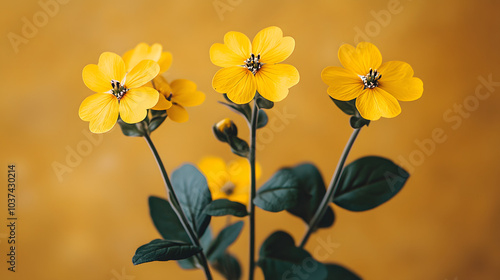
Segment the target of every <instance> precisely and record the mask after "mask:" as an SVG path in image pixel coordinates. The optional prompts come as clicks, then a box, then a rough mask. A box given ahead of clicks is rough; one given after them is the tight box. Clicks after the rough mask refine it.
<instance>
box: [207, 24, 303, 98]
mask: <svg viewBox="0 0 500 280" xmlns="http://www.w3.org/2000/svg"><path fill="white" fill-rule="evenodd" d="M294 48H295V40H294V39H293V38H292V37H283V32H282V31H281V29H280V28H278V27H276V26H271V27H268V28H265V29H263V30H261V31H260V32H259V33H257V35H256V36H255V38H254V39H253V42H252V43H250V40H249V39H248V37H247V36H246V35H245V34H243V33H240V32H234V31H231V32H228V33H226V35H225V36H224V44H220V43H216V44H213V45H212V47H211V48H210V60H211V61H212V63H213V64H215V65H217V66H220V67H225V68H223V69H220V70H219V71H217V73H216V74H215V76H214V78H213V80H212V86H213V88H214V89H215V90H216V91H217V92H219V93H226V94H227V97H228V98H229V99H230V100H231V101H233V102H234V103H237V104H245V103H248V102H250V101H252V99H253V98H254V96H255V92H256V91H257V92H259V94H260V95H262V97H264V98H265V99H267V100H270V101H273V102H277V101H281V100H283V99H284V98H285V97H286V96H287V95H288V89H289V88H290V87H292V86H294V85H296V84H297V83H298V82H299V72H298V71H297V69H296V68H295V67H293V66H291V65H288V64H277V63H279V62H282V61H283V60H285V59H287V58H288V57H289V56H290V55H291V54H292V52H293V49H294Z"/></svg>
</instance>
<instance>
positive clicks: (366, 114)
mask: <svg viewBox="0 0 500 280" xmlns="http://www.w3.org/2000/svg"><path fill="white" fill-rule="evenodd" d="M356 108H357V109H358V111H359V113H360V114H361V116H362V117H363V118H365V119H367V120H372V121H375V120H378V119H380V117H384V118H394V117H396V116H397V115H399V114H400V113H401V106H399V103H398V101H397V100H396V98H394V96H392V95H390V94H389V93H387V92H386V91H384V90H382V89H380V88H378V87H376V88H374V89H369V90H365V91H364V92H363V94H361V95H360V96H359V97H358V98H357V99H356Z"/></svg>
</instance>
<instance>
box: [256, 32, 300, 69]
mask: <svg viewBox="0 0 500 280" xmlns="http://www.w3.org/2000/svg"><path fill="white" fill-rule="evenodd" d="M252 47H253V53H254V54H255V55H258V54H260V56H261V61H262V62H263V63H278V62H281V61H283V60H285V59H286V58H287V57H289V56H290V55H291V54H292V52H293V49H294V48H295V40H294V39H293V38H292V37H285V38H283V31H281V29H280V28H279V27H276V26H271V27H267V28H264V29H262V30H261V31H259V33H257V35H255V38H254V39H253V42H252Z"/></svg>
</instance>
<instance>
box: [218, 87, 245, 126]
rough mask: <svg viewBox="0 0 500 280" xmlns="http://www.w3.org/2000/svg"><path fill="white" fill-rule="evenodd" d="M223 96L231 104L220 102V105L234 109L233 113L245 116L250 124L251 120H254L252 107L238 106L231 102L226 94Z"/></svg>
mask: <svg viewBox="0 0 500 280" xmlns="http://www.w3.org/2000/svg"><path fill="white" fill-rule="evenodd" d="M223 96H224V98H225V99H226V100H227V101H228V102H229V103H225V102H220V101H219V103H220V104H222V105H225V106H227V107H229V108H230V109H232V110H233V111H235V112H236V113H239V114H241V115H243V116H244V117H245V118H246V119H247V120H248V121H249V122H250V120H251V118H252V109H251V108H250V105H248V104H236V103H234V102H233V101H231V100H230V99H229V98H228V97H227V95H226V94H223Z"/></svg>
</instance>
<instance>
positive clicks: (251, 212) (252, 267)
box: [248, 100, 259, 280]
mask: <svg viewBox="0 0 500 280" xmlns="http://www.w3.org/2000/svg"><path fill="white" fill-rule="evenodd" d="M258 114H259V108H258V107H257V100H254V106H253V110H252V120H251V121H250V154H249V156H248V161H249V163H250V182H251V183H250V205H249V210H248V213H249V219H250V248H249V249H250V254H249V255H250V257H249V258H250V260H249V262H250V263H249V268H248V270H249V272H248V280H253V278H254V271H255V204H254V203H253V199H254V198H255V194H256V182H255V181H256V178H255V139H256V138H257V135H256V133H257V116H258Z"/></svg>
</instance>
